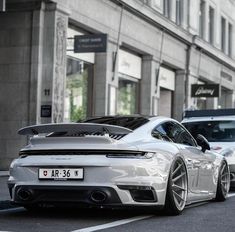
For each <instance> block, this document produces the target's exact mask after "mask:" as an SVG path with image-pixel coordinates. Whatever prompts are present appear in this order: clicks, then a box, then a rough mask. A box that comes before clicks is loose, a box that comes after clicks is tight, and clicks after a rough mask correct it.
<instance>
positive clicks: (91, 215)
mask: <svg viewBox="0 0 235 232" xmlns="http://www.w3.org/2000/svg"><path fill="white" fill-rule="evenodd" d="M234 215H235V193H230V197H229V198H228V199H227V201H225V202H221V203H218V202H209V203H203V204H200V205H197V206H193V207H192V206H190V207H189V208H187V209H186V210H185V211H184V212H183V214H182V215H180V216H164V215H162V214H161V213H160V212H159V213H158V214H157V215H155V214H154V212H152V211H145V212H143V211H136V210H128V211H127V210H81V209H66V210H65V209H60V210H50V211H48V210H46V211H43V212H36V213H35V212H34V213H33V212H28V211H26V210H25V209H23V208H15V209H4V210H0V231H12V232H31V231H33V232H53V231H56V232H59V231H63V232H64V231H65V232H70V231H75V232H89V231H97V230H99V231H115V232H116V231H118V232H122V231H123V232H124V231H125V232H128V231H130V232H132V231H133V232H138V231H140V232H143V231H144V232H148V231H159V232H176V231H177V232H182V231H185V232H186V231H187V232H188V231H190V232H198V231H200V232H210V231H211V232H217V231H218V232H233V231H235V220H234Z"/></svg>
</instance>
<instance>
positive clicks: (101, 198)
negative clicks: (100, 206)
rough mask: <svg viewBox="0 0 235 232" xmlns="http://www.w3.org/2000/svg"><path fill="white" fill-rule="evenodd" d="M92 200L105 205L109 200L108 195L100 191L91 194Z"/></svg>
mask: <svg viewBox="0 0 235 232" xmlns="http://www.w3.org/2000/svg"><path fill="white" fill-rule="evenodd" d="M90 198H91V200H92V201H93V202H95V203H103V202H105V201H106V199H107V194H106V193H105V192H103V191H100V190H95V191H93V192H92V193H91V195H90Z"/></svg>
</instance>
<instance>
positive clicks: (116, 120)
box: [84, 116, 149, 130]
mask: <svg viewBox="0 0 235 232" xmlns="http://www.w3.org/2000/svg"><path fill="white" fill-rule="evenodd" d="M148 121H149V120H148V118H145V117H141V116H136V117H135V116H106V117H98V118H91V119H88V120H85V121H84V122H87V123H99V124H109V125H115V126H122V127H126V128H128V129H131V130H134V129H136V128H138V127H140V126H142V125H144V124H145V123H147V122H148Z"/></svg>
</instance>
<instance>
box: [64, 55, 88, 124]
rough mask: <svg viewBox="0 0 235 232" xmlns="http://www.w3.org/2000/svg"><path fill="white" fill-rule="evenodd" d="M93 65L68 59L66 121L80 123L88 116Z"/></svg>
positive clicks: (71, 58)
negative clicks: (89, 87)
mask: <svg viewBox="0 0 235 232" xmlns="http://www.w3.org/2000/svg"><path fill="white" fill-rule="evenodd" d="M91 70H92V65H91V64H88V63H86V62H84V61H81V60H77V59H75V58H73V57H68V58H67V78H66V96H65V120H66V121H74V122H76V121H80V120H83V119H85V118H86V117H87V114H88V95H89V93H88V86H89V84H88V82H89V79H90V78H89V76H90V75H91Z"/></svg>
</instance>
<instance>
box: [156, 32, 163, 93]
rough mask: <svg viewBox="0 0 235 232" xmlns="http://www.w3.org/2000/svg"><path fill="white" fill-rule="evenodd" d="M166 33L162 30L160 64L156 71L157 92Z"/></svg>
mask: <svg viewBox="0 0 235 232" xmlns="http://www.w3.org/2000/svg"><path fill="white" fill-rule="evenodd" d="M164 34H165V31H164V30H162V37H161V46H160V54H159V65H158V69H157V72H156V90H155V93H157V90H158V82H159V74H160V67H161V63H162V53H163V42H164Z"/></svg>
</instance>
